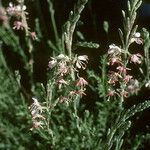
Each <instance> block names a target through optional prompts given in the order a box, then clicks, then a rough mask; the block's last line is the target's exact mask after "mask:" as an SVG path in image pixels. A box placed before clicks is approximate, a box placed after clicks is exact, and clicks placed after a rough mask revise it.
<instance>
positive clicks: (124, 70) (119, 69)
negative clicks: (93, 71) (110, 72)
mask: <svg viewBox="0 0 150 150" xmlns="http://www.w3.org/2000/svg"><path fill="white" fill-rule="evenodd" d="M116 69H117V70H118V71H119V73H120V74H126V73H127V70H130V69H129V68H126V67H125V66H118V67H117V68H116Z"/></svg>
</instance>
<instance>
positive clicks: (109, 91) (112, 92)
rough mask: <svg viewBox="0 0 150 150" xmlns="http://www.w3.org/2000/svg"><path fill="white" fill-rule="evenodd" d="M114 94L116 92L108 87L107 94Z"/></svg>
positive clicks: (110, 95)
mask: <svg viewBox="0 0 150 150" xmlns="http://www.w3.org/2000/svg"><path fill="white" fill-rule="evenodd" d="M115 94H116V92H115V91H114V90H110V89H108V93H107V96H109V97H112V96H114V95H115Z"/></svg>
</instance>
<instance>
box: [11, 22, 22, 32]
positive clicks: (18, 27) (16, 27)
mask: <svg viewBox="0 0 150 150" xmlns="http://www.w3.org/2000/svg"><path fill="white" fill-rule="evenodd" d="M23 28H24V25H23V23H22V22H21V21H15V22H14V27H13V29H16V30H20V29H21V30H23Z"/></svg>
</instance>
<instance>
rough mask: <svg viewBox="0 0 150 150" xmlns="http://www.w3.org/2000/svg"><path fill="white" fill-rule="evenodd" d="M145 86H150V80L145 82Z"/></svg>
mask: <svg viewBox="0 0 150 150" xmlns="http://www.w3.org/2000/svg"><path fill="white" fill-rule="evenodd" d="M145 87H147V88H150V80H149V81H148V82H147V83H146V84H145Z"/></svg>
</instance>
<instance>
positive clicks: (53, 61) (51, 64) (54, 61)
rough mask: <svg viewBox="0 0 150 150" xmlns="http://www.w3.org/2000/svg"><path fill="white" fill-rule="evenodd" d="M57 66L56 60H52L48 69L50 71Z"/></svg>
mask: <svg viewBox="0 0 150 150" xmlns="http://www.w3.org/2000/svg"><path fill="white" fill-rule="evenodd" d="M56 64H57V61H56V59H54V58H52V60H51V61H49V63H48V67H49V68H50V69H52V68H54V67H55V66H56Z"/></svg>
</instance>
